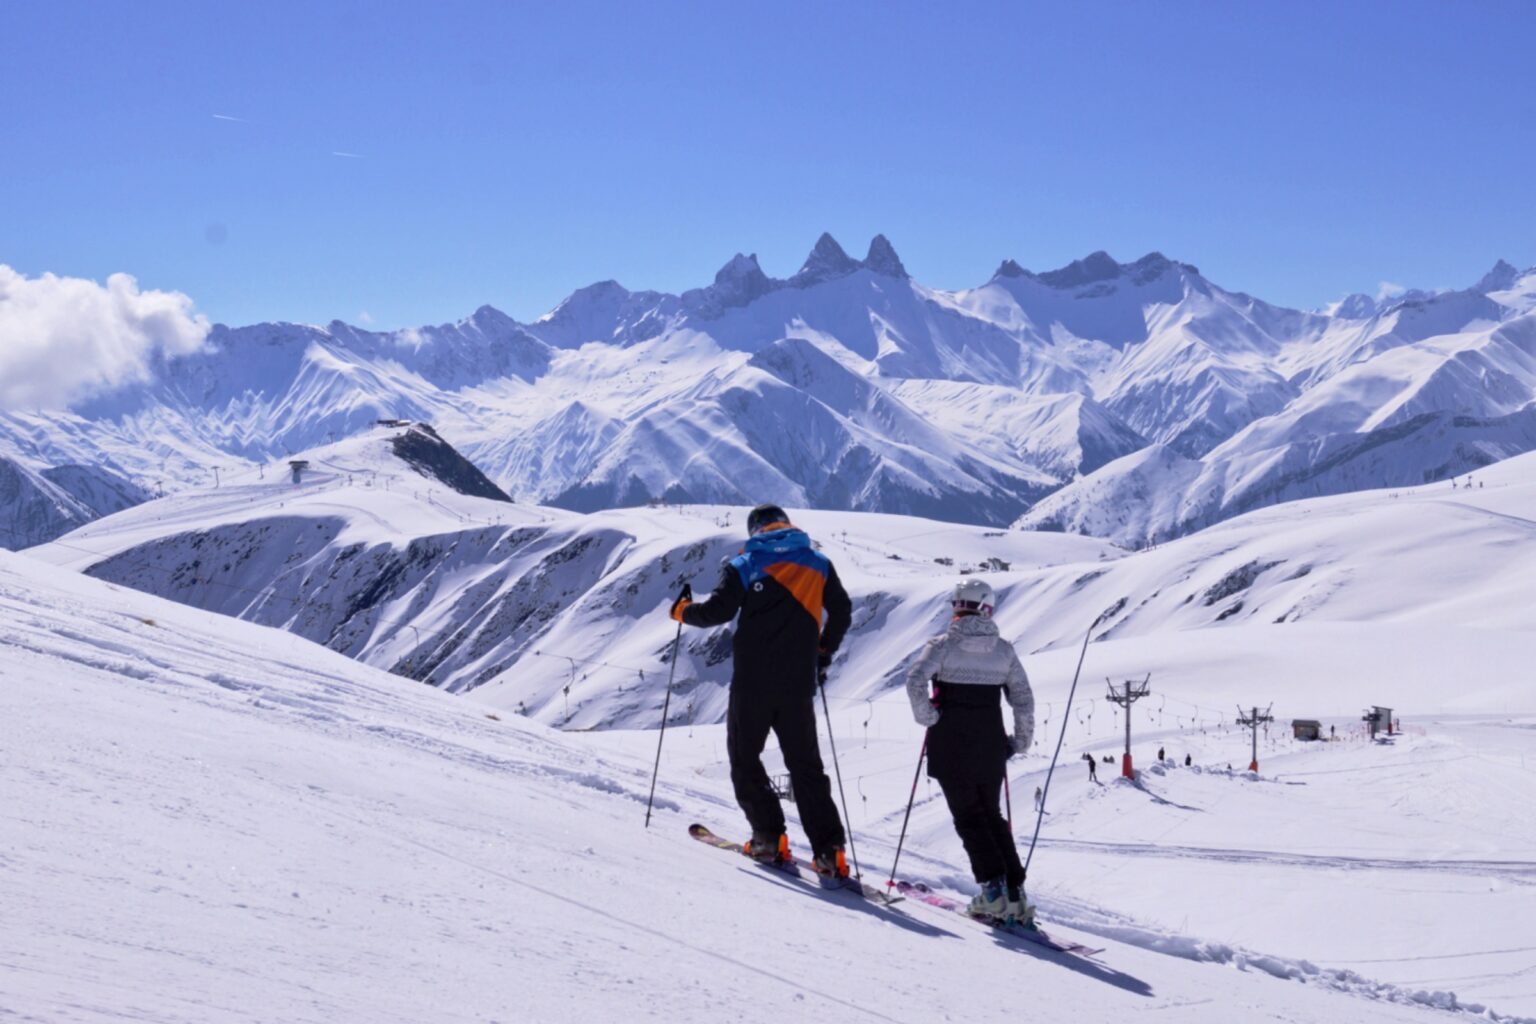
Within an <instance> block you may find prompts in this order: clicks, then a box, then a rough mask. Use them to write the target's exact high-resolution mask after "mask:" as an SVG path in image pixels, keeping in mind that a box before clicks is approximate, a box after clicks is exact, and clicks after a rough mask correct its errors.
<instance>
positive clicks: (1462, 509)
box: [32, 431, 1536, 729]
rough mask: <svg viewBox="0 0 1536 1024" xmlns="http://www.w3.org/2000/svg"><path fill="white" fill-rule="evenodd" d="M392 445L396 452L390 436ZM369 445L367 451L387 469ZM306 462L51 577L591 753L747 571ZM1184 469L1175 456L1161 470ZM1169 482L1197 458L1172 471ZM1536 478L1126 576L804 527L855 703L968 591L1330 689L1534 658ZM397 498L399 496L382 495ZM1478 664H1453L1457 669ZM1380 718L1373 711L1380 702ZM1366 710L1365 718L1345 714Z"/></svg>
mask: <svg viewBox="0 0 1536 1024" xmlns="http://www.w3.org/2000/svg"><path fill="white" fill-rule="evenodd" d="M384 433H386V434H387V433H388V432H387V431H386V432H384ZM370 445H371V446H373V447H372V448H371V449H370V448H369V446H370ZM344 446H350V447H345V452H346V453H343V452H339V451H338V452H333V453H331V454H326V450H322V451H321V452H320V453H317V454H316V455H314V456H313V457H312V460H313V461H314V462H315V463H316V465H317V466H320V467H322V468H324V467H325V466H329V465H338V466H341V465H344V466H350V467H351V469H352V471H353V472H354V477H353V479H354V483H353V484H352V485H351V486H348V485H347V483H346V481H345V480H344V479H343V478H342V477H341V476H339V475H336V474H334V473H333V474H332V475H330V476H329V477H325V476H320V475H313V476H312V478H311V482H310V483H309V484H307V485H305V486H304V487H301V488H299V489H298V491H297V492H295V491H294V490H293V489H292V488H291V485H289V484H287V483H285V482H279V483H273V482H272V481H263V480H261V479H259V478H258V479H254V480H252V479H236V480H234V481H231V485H230V486H226V487H224V488H220V489H206V490H203V491H197V492H188V493H185V494H182V495H177V496H175V497H171V498H166V499H162V500H160V501H156V502H152V503H150V504H148V505H145V506H142V507H140V508H138V509H134V510H130V511H128V512H124V513H120V514H119V515H117V516H113V517H110V518H108V519H106V520H103V521H101V522H99V523H95V524H92V525H91V526H89V527H87V528H85V529H83V530H80V531H78V532H76V533H75V534H71V535H70V536H68V537H66V538H63V539H62V540H61V541H59V542H58V543H55V544H53V545H49V546H46V547H43V548H39V549H34V551H33V552H32V553H33V554H34V555H35V556H36V557H38V558H42V559H46V560H49V561H51V562H54V563H56V564H60V565H64V566H67V567H70V568H78V569H83V570H86V571H88V572H90V573H91V574H92V575H96V576H99V577H102V578H106V579H110V580H112V581H114V582H118V583H124V584H128V585H131V586H135V587H138V588H141V589H144V590H147V591H149V592H152V593H156V594H160V595H162V596H166V597H172V598H175V599H176V600H180V601H183V602H185V603H188V604H192V605H195V606H197V607H201V608H206V609H210V610H215V611H221V612H225V613H228V614H231V615H237V616H240V617H243V618H247V619H251V620H253V621H257V622H261V623H264V624H268V625H277V626H282V627H283V628H286V629H289V630H292V631H294V632H297V633H299V634H300V635H302V636H305V637H307V638H309V639H312V640H315V641H317V642H320V643H324V644H326V645H327V646H330V647H332V648H333V649H335V650H338V651H342V652H344V653H347V654H350V655H352V656H354V657H357V658H359V659H362V660H364V661H366V662H368V663H369V664H372V665H375V666H377V667H380V668H386V669H389V670H391V671H394V672H397V673H400V674H403V675H407V676H410V677H412V678H416V679H422V680H425V681H429V682H432V683H434V684H436V685H438V686H442V687H445V688H447V689H449V690H452V691H456V692H458V691H466V690H470V691H473V693H474V695H475V697H476V699H479V700H482V701H485V702H487V703H489V704H491V705H493V706H496V707H499V708H502V709H506V710H510V711H520V712H523V713H526V714H529V715H532V716H534V717H536V718H538V719H539V720H541V721H544V722H547V723H555V724H561V725H565V726H568V727H572V728H583V729H587V728H614V727H619V726H633V725H648V724H651V723H653V722H654V721H655V720H656V718H657V716H658V715H659V709H660V707H661V705H662V703H663V698H664V687H665V680H666V677H667V673H668V671H669V668H670V664H669V661H668V659H669V657H670V654H669V649H670V646H671V641H672V636H673V634H672V624H671V623H670V622H669V621H668V620H667V619H666V617H665V614H664V609H665V608H666V606H667V604H668V603H669V602H670V600H671V597H672V596H673V595H674V594H675V593H676V590H677V588H678V587H679V586H680V584H681V583H682V582H683V581H685V580H688V581H691V582H692V583H693V585H694V586H695V587H696V588H706V587H710V586H713V584H714V581H715V579H716V576H717V573H718V568H717V566H718V565H719V563H720V561H721V559H723V558H725V557H726V556H728V555H730V554H733V553H734V552H735V551H736V550H738V549H739V547H740V544H741V540H742V532H741V530H742V527H741V520H742V516H743V510H742V509H741V508H740V507H736V508H714V507H698V506H683V507H657V508H647V509H631V510H613V511H605V512H599V513H593V514H589V515H585V516H577V515H571V514H569V513H563V512H559V511H555V510H548V509H541V508H537V507H528V506H518V505H507V504H505V503H499V502H487V501H484V500H482V499H476V498H469V497H465V496H462V495H457V494H452V493H447V492H444V491H443V490H442V489H440V488H434V487H431V486H424V485H423V484H422V483H420V482H417V481H419V480H420V478H419V477H414V475H413V474H410V473H409V472H404V471H403V470H402V467H401V466H400V464H399V463H398V462H397V461H395V460H392V459H390V458H389V457H388V455H387V454H386V453H384V452H382V451H381V450H380V449H379V441H378V440H377V439H375V440H372V441H370V440H367V439H363V440H359V441H356V442H346V443H344ZM1164 451H1166V449H1164ZM1170 455H1171V457H1172V458H1181V457H1179V456H1177V455H1175V454H1172V453H1170ZM1532 460H1536V454H1528V455H1524V456H1520V457H1517V458H1514V459H1511V460H1509V461H1507V462H1504V463H1501V464H1499V465H1497V466H1494V467H1491V468H1490V469H1488V470H1486V471H1484V472H1483V473H1482V474H1479V480H1478V482H1479V483H1481V484H1482V485H1483V486H1480V487H1476V488H1473V489H1467V488H1464V487H1463V488H1452V487H1451V486H1450V484H1448V483H1445V484H1438V485H1431V486H1427V487H1421V488H1417V489H1409V490H1403V491H1374V492H1362V493H1359V494H1353V495H1343V496H1336V497H1329V498H1320V499H1312V500H1308V501H1302V502H1296V503H1292V504H1289V505H1285V506H1279V507H1276V508H1273V509H1264V510H1260V511H1257V512H1254V513H1250V514H1248V515H1245V516H1241V517H1238V518H1236V519H1233V520H1230V521H1228V522H1224V523H1221V524H1219V525H1217V526H1215V527H1212V528H1210V529H1207V530H1205V531H1202V532H1201V533H1198V534H1195V535H1192V536H1189V537H1185V538H1181V539H1179V540H1177V541H1174V542H1172V543H1168V544H1164V545H1161V546H1159V547H1157V548H1156V549H1155V550H1150V551H1143V552H1139V553H1136V554H1127V553H1125V552H1123V551H1121V550H1119V549H1115V548H1112V547H1110V546H1109V545H1106V544H1103V543H1102V542H1099V541H1095V540H1092V539H1089V538H1084V537H1077V536H1071V535H1062V534H1052V533H1026V532H1020V531H996V530H992V531H989V530H985V529H982V528H977V527H966V526H961V525H955V524H945V523H940V522H935V521H925V520H920V519H914V518H911V517H904V516H880V515H871V514H860V513H835V512H802V511H799V510H794V509H792V510H791V511H792V514H793V516H794V518H795V520H796V521H797V522H799V523H800V524H801V525H803V526H805V527H806V528H807V529H808V530H809V531H810V532H811V534H812V536H813V537H814V538H815V539H816V540H817V541H818V542H819V543H820V544H821V545H822V548H823V550H824V551H825V552H826V553H827V554H828V555H829V556H830V557H831V558H832V559H833V560H834V562H835V563H836V564H837V565H838V567H839V575H840V576H841V577H842V578H843V580H844V582H845V584H846V586H847V587H848V589H849V591H850V593H851V594H852V595H853V598H854V622H853V629H852V630H851V632H850V633H849V636H848V640H847V643H846V644H845V647H844V650H843V652H841V653H840V654H839V657H838V661H837V663H836V667H835V668H836V670H835V672H834V674H833V681H832V684H831V692H832V693H833V695H834V696H835V698H836V699H838V700H843V701H862V700H863V699H864V698H867V697H873V696H876V695H879V694H882V693H885V692H887V691H889V690H890V689H891V688H893V687H896V686H897V685H898V684H899V681H900V679H901V671H902V669H903V667H904V665H905V664H906V663H907V662H908V660H909V659H910V658H911V657H912V655H913V654H914V653H915V651H916V650H917V649H918V647H919V646H920V644H921V642H922V640H923V639H924V638H925V637H926V636H927V635H928V634H929V633H930V632H931V631H933V630H934V629H936V628H937V626H938V624H939V623H940V622H941V621H942V618H943V615H944V607H945V606H944V601H943V599H944V595H945V594H946V593H947V591H948V589H949V588H950V587H951V586H953V584H954V582H955V581H956V580H958V579H959V578H960V575H959V574H960V573H962V572H977V571H980V572H982V573H984V574H985V577H986V578H987V579H988V580H989V581H990V582H991V583H992V584H993V585H994V586H995V587H997V588H998V590H999V592H1000V593H1001V594H1002V595H1003V599H1004V609H1003V611H1002V612H1001V613H1000V622H1002V623H1003V625H1004V627H1005V629H1006V630H1007V631H1008V632H1009V635H1010V636H1011V637H1014V638H1015V639H1017V641H1018V642H1019V643H1020V644H1022V645H1023V647H1024V649H1026V650H1031V651H1041V650H1057V649H1066V648H1071V647H1073V646H1075V645H1076V644H1077V643H1078V642H1080V637H1081V631H1082V630H1083V629H1084V628H1086V624H1087V623H1088V622H1090V621H1092V620H1093V619H1094V617H1095V616H1096V615H1098V613H1099V612H1101V611H1103V610H1105V609H1113V612H1112V614H1111V615H1110V617H1109V618H1108V619H1107V620H1106V625H1105V627H1103V629H1102V632H1103V633H1104V635H1105V636H1107V637H1111V638H1117V639H1118V638H1125V637H1158V636H1171V635H1176V636H1179V637H1181V638H1183V643H1184V644H1186V645H1187V646H1188V647H1189V649H1190V650H1191V651H1202V650H1207V649H1208V650H1209V651H1210V652H1211V655H1210V656H1211V657H1212V658H1213V659H1215V661H1216V662H1218V663H1220V662H1222V661H1223V660H1224V659H1227V658H1229V657H1230V656H1231V655H1230V652H1229V648H1230V647H1231V646H1232V645H1233V644H1234V643H1235V644H1237V645H1238V647H1239V648H1240V647H1241V642H1240V641H1235V640H1232V639H1230V638H1231V637H1232V636H1233V635H1235V634H1237V633H1239V632H1240V630H1241V629H1242V628H1244V627H1253V628H1258V629H1260V631H1261V632H1263V631H1265V630H1268V631H1273V632H1275V633H1278V634H1280V635H1283V636H1284V637H1286V638H1287V640H1286V641H1285V642H1284V643H1283V645H1282V646H1283V649H1284V650H1285V652H1286V653H1285V655H1284V659H1283V660H1284V662H1285V664H1287V665H1290V666H1292V667H1294V669H1295V671H1296V672H1297V673H1298V674H1308V673H1315V672H1317V671H1318V670H1319V665H1321V664H1324V663H1325V662H1326V659H1327V657H1329V656H1330V655H1329V654H1328V652H1329V651H1330V650H1331V647H1330V645H1331V644H1332V642H1333V641H1332V640H1331V637H1332V636H1334V635H1335V634H1334V633H1333V632H1332V630H1333V629H1334V627H1336V626H1338V625H1340V624H1345V623H1359V622H1369V623H1372V624H1373V627H1372V628H1376V629H1382V630H1388V631H1390V630H1403V631H1408V632H1411V631H1413V630H1416V629H1423V630H1437V629H1445V630H1451V631H1452V632H1453V634H1455V635H1461V634H1460V633H1457V632H1456V631H1468V630H1470V631H1473V633H1474V635H1475V634H1476V633H1477V632H1478V631H1487V632H1488V636H1487V637H1486V639H1485V640H1482V641H1479V642H1480V643H1483V642H1486V643H1487V644H1489V645H1491V647H1490V649H1496V650H1499V651H1506V652H1507V651H1515V650H1530V644H1531V635H1532V631H1536V619H1533V618H1532V614H1533V613H1532V609H1533V608H1536V583H1533V582H1532V581H1536V562H1533V561H1532V558H1533V557H1536V556H1533V554H1532V552H1533V551H1536V548H1533V547H1532V544H1531V541H1532V534H1531V531H1532V529H1533V527H1532V526H1531V523H1532V522H1533V521H1536V473H1533V472H1532V470H1533V461H1532ZM386 487H388V488H389V489H388V490H385V488H386ZM729 643H730V633H729V630H728V629H727V630H722V631H689V632H688V634H687V637H686V643H685V644H684V647H683V654H682V657H681V659H680V662H679V665H678V668H677V671H676V679H675V682H676V689H675V691H674V696H675V698H676V699H675V700H674V701H673V703H672V707H673V709H674V713H675V714H676V715H677V717H678V719H679V720H681V721H688V722H699V723H704V722H716V721H720V720H721V718H722V716H723V714H724V710H725V696H726V689H725V684H726V682H727V680H728V678H729V656H730V646H729ZM1459 648H1460V644H1459V642H1458V643H1457V644H1453V645H1451V647H1450V648H1448V649H1450V650H1458V649H1459ZM1397 650H1398V648H1396V647H1394V646H1393V645H1391V644H1387V645H1386V650H1385V652H1384V653H1383V654H1382V655H1381V656H1382V657H1383V658H1385V659H1387V660H1386V662H1385V663H1384V664H1385V666H1386V667H1382V668H1379V669H1376V670H1373V675H1375V676H1381V677H1383V678H1385V677H1386V676H1388V675H1390V673H1391V672H1398V671H1401V672H1403V673H1404V675H1403V678H1402V679H1400V680H1398V681H1396V682H1394V683H1393V684H1392V688H1393V690H1395V691H1399V692H1411V694H1412V696H1413V698H1414V700H1415V701H1417V702H1418V703H1419V706H1421V707H1426V706H1427V707H1433V708H1436V709H1443V710H1454V709H1455V708H1456V707H1457V706H1458V705H1456V704H1455V703H1453V702H1451V698H1456V699H1457V700H1461V699H1471V700H1473V701H1474V703H1476V701H1477V700H1480V699H1481V696H1482V693H1483V691H1482V688H1483V687H1484V686H1493V687H1495V688H1498V687H1500V686H1502V685H1503V683H1502V681H1500V680H1485V679H1472V680H1468V681H1466V682H1465V683H1464V684H1463V686H1462V687H1460V688H1458V689H1457V690H1456V691H1455V692H1454V693H1451V694H1445V693H1441V692H1439V690H1438V681H1439V679H1440V677H1439V676H1438V675H1435V674H1433V673H1432V672H1430V667H1431V666H1433V668H1434V670H1435V671H1436V672H1438V671H1440V670H1441V669H1445V668H1446V667H1447V666H1446V664H1445V663H1443V662H1441V661H1439V660H1433V659H1429V660H1426V659H1423V658H1421V657H1419V656H1417V655H1415V658H1416V659H1417V661H1413V660H1411V659H1410V662H1408V663H1404V662H1402V661H1401V660H1400V659H1398V657H1397V655H1396V654H1395V653H1394V652H1395V651H1397ZM1362 699H1364V698H1362ZM1346 709H1347V707H1346Z"/></svg>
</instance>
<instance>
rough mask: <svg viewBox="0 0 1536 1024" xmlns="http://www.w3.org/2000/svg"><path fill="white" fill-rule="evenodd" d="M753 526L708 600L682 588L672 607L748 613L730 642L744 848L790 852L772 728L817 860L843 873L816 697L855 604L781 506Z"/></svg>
mask: <svg viewBox="0 0 1536 1024" xmlns="http://www.w3.org/2000/svg"><path fill="white" fill-rule="evenodd" d="M747 534H748V540H747V543H746V547H745V548H744V549H743V550H742V552H741V554H739V555H737V556H736V557H735V558H732V559H730V560H728V561H727V562H726V563H725V564H724V565H723V566H722V567H721V571H720V582H719V583H717V584H716V585H715V589H714V592H713V593H712V594H710V595H709V597H708V599H706V600H704V601H702V602H699V603H697V604H695V603H694V602H693V599H692V593H691V591H690V590H689V589H688V588H687V587H685V588H684V589H683V593H682V594H681V595H679V596H678V598H677V600H676V601H675V602H673V604H672V612H671V614H672V617H673V618H674V619H676V620H677V621H679V622H682V623H685V624H687V625H690V626H719V625H722V624H724V623H726V622H729V621H731V619H732V618H733V617H735V616H736V614H737V613H738V612H740V613H741V618H740V619H738V620H737V623H736V635H735V637H734V638H733V639H732V641H731V648H732V653H733V655H734V661H733V663H732V669H731V693H730V699H729V702H728V703H727V705H726V712H725V749H726V753H727V754H728V756H729V757H730V762H731V784H732V786H733V787H735V790H736V802H737V803H739V804H740V805H741V809H742V810H743V811H744V812H746V815H747V821H748V822H749V823H750V824H751V826H752V838H751V840H750V841H749V842H748V843H747V852H748V853H749V854H750V855H751V856H752V857H753V858H754V859H757V860H762V861H778V860H787V859H788V858H789V837H788V836H786V835H785V834H784V809H783V807H781V806H780V804H779V798H778V797H777V796H775V795H774V790H773V785H772V783H771V782H770V781H769V779H768V772H767V771H766V770H765V769H764V768H763V761H762V754H763V746H764V745H765V744H766V743H767V742H768V733H769V731H770V730H772V732H773V733H774V734H775V735H777V736H778V738H779V748H780V750H781V751H782V752H783V754H784V767H785V768H787V769H788V770H789V779H790V788H791V789H792V790H793V791H794V794H795V804H796V806H797V807H799V809H800V820H801V822H802V823H803V824H804V826H805V832H806V836H807V837H808V838H809V839H810V841H811V850H812V854H813V857H812V862H811V866H812V867H813V868H814V869H815V870H816V871H817V872H818V873H820V874H823V875H829V876H835V877H840V878H846V877H847V876H848V864H847V861H846V859H845V858H844V855H843V844H844V843H845V842H846V841H847V839H846V836H845V834H844V832H843V823H842V819H841V818H839V817H838V814H837V805H836V804H835V803H834V802H833V800H832V783H831V782H830V781H829V780H828V779H827V772H826V769H825V768H824V767H823V765H822V761H821V748H820V747H819V746H818V745H817V742H816V704H815V696H816V683H817V675H818V672H820V671H822V670H824V669H825V668H826V667H827V666H828V665H830V664H831V663H832V655H833V653H834V652H835V651H836V650H837V648H838V645H839V644H841V643H842V642H843V634H845V633H846V632H848V625H849V623H850V622H851V621H852V617H853V605H852V602H851V601H849V599H848V592H847V591H846V590H844V589H843V585H842V583H841V582H840V581H839V580H838V578H837V571H836V570H835V569H834V568H833V567H832V562H831V561H830V560H829V559H827V558H826V556H824V555H822V554H821V553H820V552H818V551H816V550H814V549H813V548H812V547H811V539H810V537H808V536H807V535H806V534H805V532H804V531H802V530H799V529H796V528H795V527H794V526H792V525H790V522H789V516H788V515H786V514H785V512H784V510H783V509H782V508H780V507H778V506H777V505H759V506H757V507H756V508H754V509H753V510H752V511H751V512H750V513H748V515H747ZM823 612H825V615H826V622H825V625H823V622H822V615H823Z"/></svg>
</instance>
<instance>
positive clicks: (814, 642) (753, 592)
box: [682, 523, 853, 694]
mask: <svg viewBox="0 0 1536 1024" xmlns="http://www.w3.org/2000/svg"><path fill="white" fill-rule="evenodd" d="M738 612H739V613H740V615H741V618H740V620H739V621H738V622H737V624H736V635H735V637H733V638H732V641H731V645H732V652H733V654H734V656H735V663H734V666H733V668H732V673H731V685H732V686H770V687H778V688H783V689H784V690H786V691H789V692H795V691H800V690H802V688H803V692H805V693H808V694H809V693H814V692H815V691H816V656H817V654H818V653H819V652H821V651H825V652H826V653H827V654H831V653H833V652H834V651H836V650H837V648H838V646H839V645H840V644H841V643H842V642H843V635H844V634H845V633H847V632H848V626H849V623H850V622H851V621H852V619H853V603H852V602H851V601H850V600H849V599H848V592H847V591H846V590H844V589H843V584H842V582H841V581H840V580H839V579H838V578H837V570H836V569H834V568H833V567H832V562H831V560H830V559H828V558H827V557H826V556H825V555H823V554H822V553H821V552H819V551H817V550H815V549H814V548H812V547H811V539H810V537H808V536H806V534H805V531H803V530H799V529H796V528H795V527H793V526H790V525H789V524H788V523H783V524H779V525H777V526H773V527H769V528H768V529H765V530H762V531H760V532H759V533H757V534H756V535H755V536H753V538H752V539H751V540H749V541H747V545H746V547H745V549H743V551H742V552H741V554H739V555H737V556H736V557H735V558H732V559H731V560H730V561H728V562H726V563H725V565H723V566H722V567H721V570H720V582H719V583H718V584H716V586H715V589H714V592H713V593H711V594H710V595H709V598H708V599H707V600H704V601H701V602H699V603H697V604H691V605H689V606H688V607H686V608H684V609H683V612H682V616H683V621H684V622H686V623H687V624H688V625H690V626H719V625H723V624H724V623H727V622H729V621H731V619H732V618H733V617H735V616H736V615H737V613H738ZM823 619H825V621H823Z"/></svg>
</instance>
